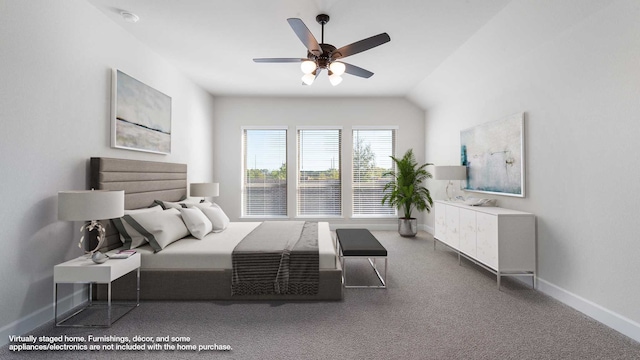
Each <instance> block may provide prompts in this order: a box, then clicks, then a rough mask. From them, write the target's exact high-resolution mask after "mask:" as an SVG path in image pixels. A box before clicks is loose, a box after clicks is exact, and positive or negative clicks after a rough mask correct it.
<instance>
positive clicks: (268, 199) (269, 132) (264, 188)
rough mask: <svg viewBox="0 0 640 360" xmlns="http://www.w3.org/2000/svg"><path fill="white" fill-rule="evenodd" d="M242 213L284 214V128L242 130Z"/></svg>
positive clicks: (285, 182)
mask: <svg viewBox="0 0 640 360" xmlns="http://www.w3.org/2000/svg"><path fill="white" fill-rule="evenodd" d="M243 145H244V164H243V174H244V184H243V199H244V201H243V207H242V215H243V216H265V217H269V216H286V215H287V130H286V129H244V131H243Z"/></svg>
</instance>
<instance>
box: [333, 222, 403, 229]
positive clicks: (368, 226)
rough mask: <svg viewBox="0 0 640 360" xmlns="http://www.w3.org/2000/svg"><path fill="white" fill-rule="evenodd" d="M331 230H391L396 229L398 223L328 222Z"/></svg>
mask: <svg viewBox="0 0 640 360" xmlns="http://www.w3.org/2000/svg"><path fill="white" fill-rule="evenodd" d="M329 228H330V229H331V230H335V229H369V230H373V231H376V230H378V231H391V230H398V224H364V223H360V224H332V223H329Z"/></svg>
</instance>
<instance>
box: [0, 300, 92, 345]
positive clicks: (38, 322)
mask: <svg viewBox="0 0 640 360" xmlns="http://www.w3.org/2000/svg"><path fill="white" fill-rule="evenodd" d="M86 293H87V291H86V290H77V291H74V292H73V293H71V294H69V295H67V296H65V297H63V298H60V300H58V306H61V308H59V312H58V314H60V313H64V312H65V311H68V310H70V309H71V308H72V306H73V307H75V306H80V305H83V303H80V304H75V303H74V299H77V298H78V297H81V296H83V295H84V298H85V299H86V297H87V295H86ZM84 303H86V300H85V301H84ZM71 304H75V305H71ZM50 321H53V303H51V304H49V305H48V306H45V307H43V308H41V309H39V310H36V311H34V312H32V313H31V314H28V315H26V316H23V317H22V318H20V319H18V320H16V321H14V322H12V323H9V324H8V325H5V326H3V327H1V328H0V347H1V346H5V345H7V344H8V343H9V336H11V335H27V334H28V333H29V332H31V331H33V330H35V329H37V328H39V327H40V326H42V325H45V324H46V323H48V322H50Z"/></svg>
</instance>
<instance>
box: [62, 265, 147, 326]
mask: <svg viewBox="0 0 640 360" xmlns="http://www.w3.org/2000/svg"><path fill="white" fill-rule="evenodd" d="M134 270H135V271H136V273H137V285H136V296H137V299H136V302H135V303H128V304H117V305H118V306H123V307H126V308H128V309H127V310H126V311H125V312H123V313H121V314H119V315H118V316H116V317H112V303H111V282H112V281H114V280H116V279H118V278H120V277H122V276H124V275H126V274H128V273H130V272H132V271H134ZM62 283H70V284H78V283H81V284H88V285H89V286H88V288H89V299H88V305H87V306H84V307H83V308H82V309H80V310H78V311H75V312H74V313H73V314H71V315H69V316H67V317H66V318H65V319H63V320H61V321H58V284H62ZM92 284H107V288H108V296H107V302H106V304H94V301H93V294H92V288H93V286H92ZM101 305H102V307H104V305H106V313H107V314H106V323H104V324H65V322H67V321H68V320H70V319H71V318H74V317H75V316H76V315H78V314H80V313H82V312H83V311H84V310H87V309H94V308H97V307H99V306H101ZM138 305H140V254H139V253H137V254H133V255H131V256H130V257H129V258H127V259H109V260H107V261H106V262H105V263H103V264H96V263H94V262H93V261H92V260H91V259H90V258H87V257H86V256H81V257H78V258H75V259H73V260H69V261H67V262H64V263H62V264H59V265H56V266H55V267H54V268H53V315H54V321H55V325H56V326H71V327H110V326H111V324H113V323H114V322H115V321H116V320H118V319H120V318H121V317H122V316H124V315H125V314H127V313H128V312H129V311H131V310H133V309H134V308H136V307H137V306H138ZM129 307H130V308H129Z"/></svg>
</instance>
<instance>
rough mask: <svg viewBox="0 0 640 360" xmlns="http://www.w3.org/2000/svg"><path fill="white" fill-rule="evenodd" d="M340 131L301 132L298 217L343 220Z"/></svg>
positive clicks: (299, 140) (299, 144) (299, 138)
mask: <svg viewBox="0 0 640 360" xmlns="http://www.w3.org/2000/svg"><path fill="white" fill-rule="evenodd" d="M341 133H342V131H341V130H340V129H299V130H298V189H297V190H298V215H299V216H341V215H342V185H341V180H340V179H341V176H340V148H341V143H342V137H341V136H342V135H341Z"/></svg>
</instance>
